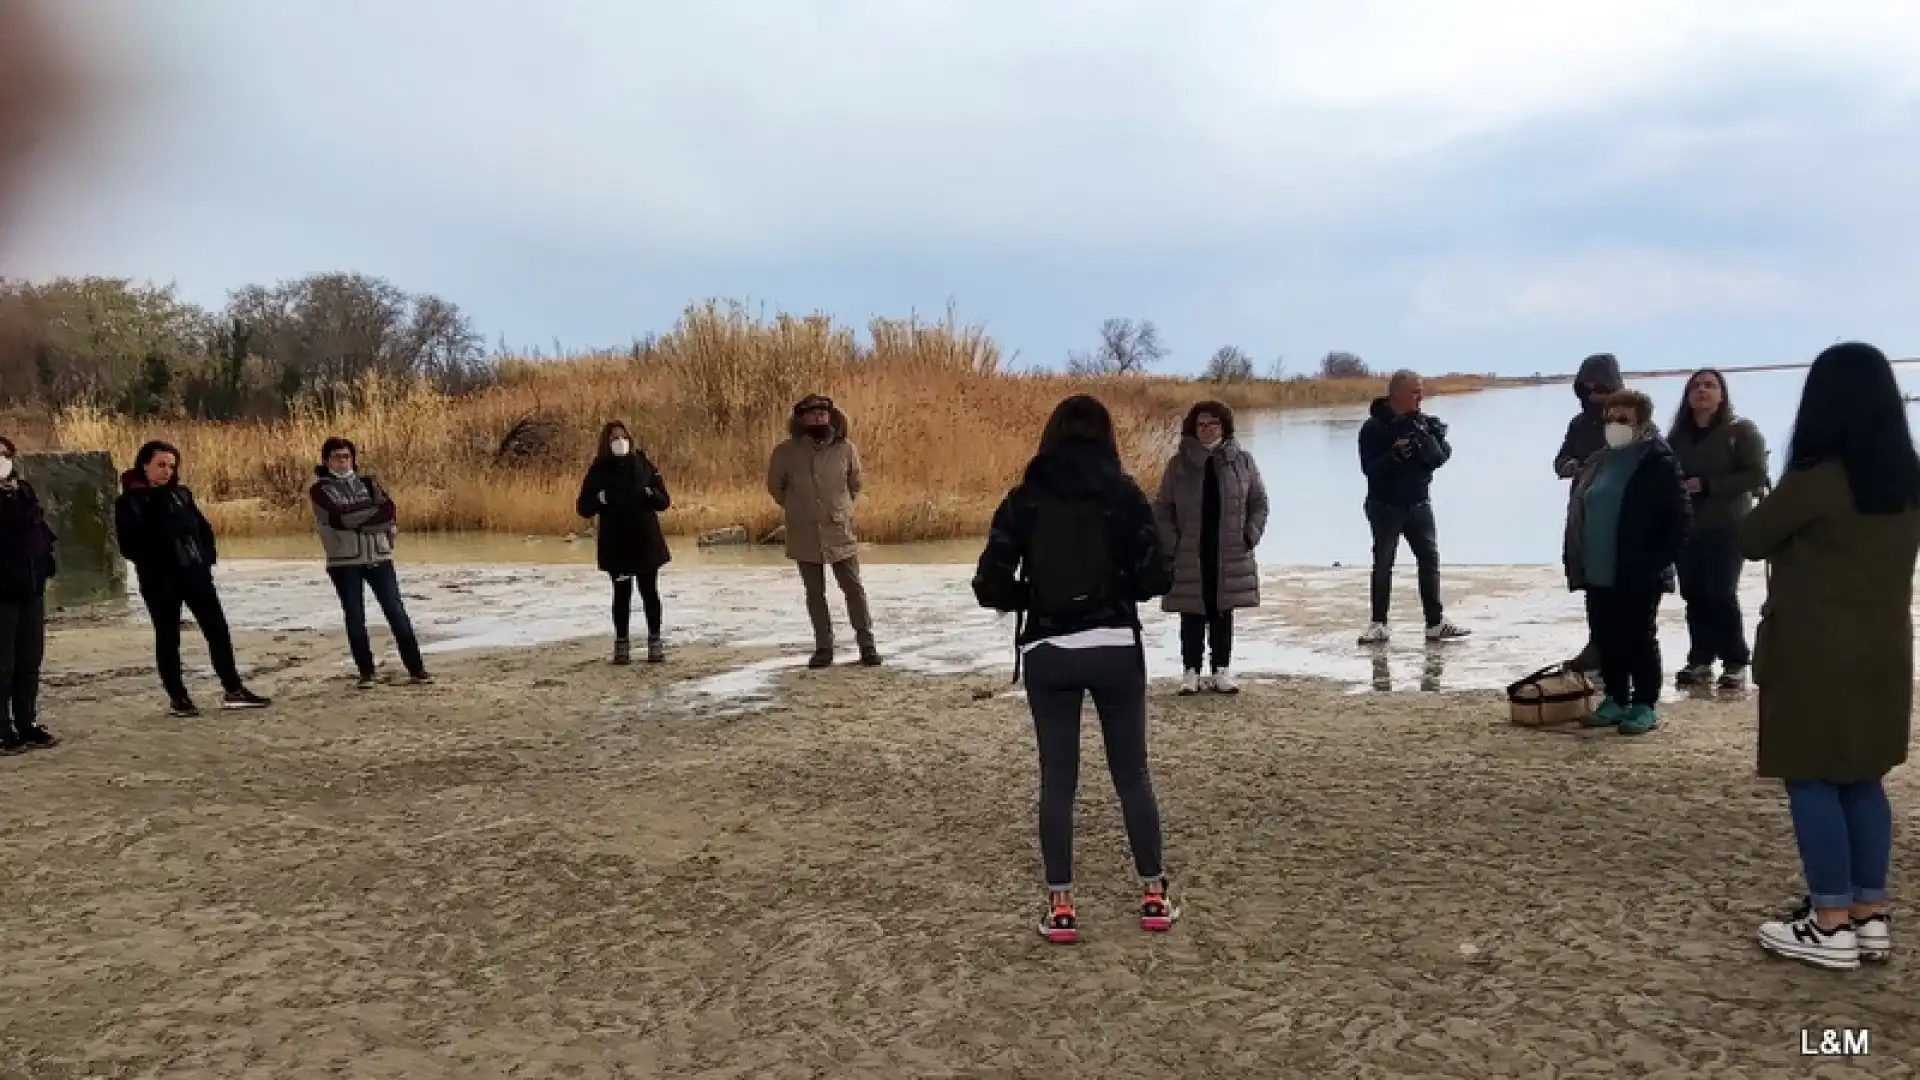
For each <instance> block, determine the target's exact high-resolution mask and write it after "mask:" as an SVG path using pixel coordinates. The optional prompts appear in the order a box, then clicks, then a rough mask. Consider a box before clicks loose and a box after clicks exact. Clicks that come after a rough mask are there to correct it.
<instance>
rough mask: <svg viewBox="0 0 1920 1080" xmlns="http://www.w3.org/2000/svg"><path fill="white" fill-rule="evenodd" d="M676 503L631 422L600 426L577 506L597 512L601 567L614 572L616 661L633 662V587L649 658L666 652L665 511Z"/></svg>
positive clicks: (590, 514)
mask: <svg viewBox="0 0 1920 1080" xmlns="http://www.w3.org/2000/svg"><path fill="white" fill-rule="evenodd" d="M672 505H673V499H672V497H671V496H669V495H668V494H667V483H666V481H665V480H663V479H661V477H660V470H659V469H657V468H655V467H654V465H653V462H651V461H648V460H647V455H645V454H644V453H641V452H640V448H639V447H637V446H635V445H634V444H633V435H632V434H631V433H630V432H629V431H628V430H627V425H625V424H622V423H620V422H618V421H615V422H613V423H610V424H608V425H607V426H606V427H604V428H601V429H600V446H599V452H598V453H597V454H596V455H595V456H594V459H593V464H592V466H590V467H589V468H588V469H587V478H586V479H585V480H584V481H582V482H581V484H580V499H579V503H578V509H579V512H580V516H581V517H583V518H591V517H598V518H599V519H600V528H599V541H598V546H599V556H600V569H602V570H604V571H606V573H607V574H608V575H609V576H611V577H612V578H613V633H614V642H613V662H614V663H616V664H626V663H630V662H632V653H631V647H630V646H629V644H628V636H627V628H628V622H629V620H630V618H631V615H632V611H633V587H634V585H635V583H636V582H637V583H638V584H639V586H640V604H641V608H642V610H643V611H644V612H645V614H646V619H647V660H648V662H649V663H655V664H657V663H659V662H660V661H662V660H665V659H666V658H667V655H666V648H665V646H664V645H663V644H662V643H661V641H660V568H661V567H662V566H665V565H666V564H667V563H668V562H670V561H672V559H673V553H672V552H671V551H669V550H667V538H666V534H665V533H663V532H662V531H661V529H660V515H661V514H663V513H665V512H666V510H667V509H668V508H669V507H671V506H672Z"/></svg>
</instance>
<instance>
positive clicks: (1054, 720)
mask: <svg viewBox="0 0 1920 1080" xmlns="http://www.w3.org/2000/svg"><path fill="white" fill-rule="evenodd" d="M1025 670H1026V686H1027V705H1028V707H1029V708H1031V709H1032V710H1033V730H1034V735H1035V737H1036V739H1037V740H1038V742H1039V746H1040V857H1041V860H1042V862H1043V863H1044V864H1045V867H1046V875H1047V887H1048V888H1049V889H1060V890H1065V889H1069V888H1072V887H1073V800H1074V794H1075V791H1076V790H1077V789H1078V787H1079V785H1080V706H1081V703H1082V701H1083V700H1084V699H1085V697H1086V696H1087V695H1089V694H1091V695H1092V696H1093V708H1094V712H1096V713H1097V714H1099V717H1100V735H1101V738H1102V740H1103V741H1104V742H1105V743H1106V747H1107V771H1108V772H1109V773H1111V774H1112V776H1113V787H1114V790H1115V791H1117V792H1119V794H1120V815H1121V817H1122V818H1123V819H1124V820H1125V822H1126V826H1127V844H1128V846H1129V847H1131V848H1132V849H1133V865H1134V869H1135V870H1137V871H1138V872H1139V874H1140V879H1141V880H1142V881H1157V880H1159V879H1160V875H1161V872H1162V867H1161V865H1160V807H1159V804H1158V803H1157V802H1156V801H1155V799H1154V795H1153V778H1152V776H1150V775H1149V774H1148V771H1147V672H1146V666H1145V664H1144V663H1143V657H1142V653H1141V650H1140V649H1139V647H1138V646H1133V645H1116V646H1100V647H1097V648H1090V649H1063V648H1060V647H1059V646H1057V645H1047V644H1044V643H1043V644H1040V645H1037V646H1035V647H1034V648H1033V650H1032V651H1031V652H1029V653H1028V654H1027V656H1026V660H1025Z"/></svg>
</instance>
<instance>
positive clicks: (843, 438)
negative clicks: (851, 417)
mask: <svg viewBox="0 0 1920 1080" xmlns="http://www.w3.org/2000/svg"><path fill="white" fill-rule="evenodd" d="M787 431H788V434H789V438H788V439H787V440H786V441H785V442H783V443H781V444H780V445H778V446H776V447H774V448H773V455H772V456H771V458H770V459H769V460H768V462H767V493H768V494H769V495H772V496H773V501H774V502H776V503H778V504H779V505H780V509H781V510H782V511H784V512H785V515H786V552H787V558H789V559H792V560H793V561H794V562H795V563H796V564H798V565H799V567H800V582H801V585H802V586H803V587H804V588H805V589H806V595H807V618H808V620H809V621H811V622H812V623H813V656H812V657H810V658H809V659H808V661H807V666H808V667H813V668H824V667H829V666H831V665H832V664H833V615H832V613H831V612H830V611H829V610H828V609H827V568H828V567H832V568H833V578H834V580H835V581H836V582H838V583H839V585H840V593H841V595H842V596H844V597H845V598H846V602H847V621H848V622H850V623H852V624H853V634H854V640H855V641H856V642H857V643H858V644H859V646H860V662H861V663H862V664H865V665H867V666H869V667H872V666H875V665H877V664H879V663H880V650H879V648H878V647H877V646H876V645H875V644H874V637H873V617H872V615H871V614H870V613H869V611H868V609H867V587H866V585H865V584H864V583H863V582H861V580H860V559H859V551H860V543H859V540H858V539H856V537H855V536H854V527H853V504H854V501H855V500H856V499H858V498H859V497H860V487H861V484H862V483H863V481H864V477H863V476H862V475H861V471H860V451H859V450H857V449H856V448H855V447H854V445H853V443H852V441H850V440H849V439H848V438H847V417H846V415H845V414H844V413H842V412H841V411H840V410H839V408H837V407H836V406H835V405H834V404H833V399H832V398H829V397H825V396H823V395H820V394H809V395H808V396H806V397H804V398H802V399H800V401H799V402H798V403H797V404H795V405H794V407H793V419H792V420H791V421H789V423H788V427H787Z"/></svg>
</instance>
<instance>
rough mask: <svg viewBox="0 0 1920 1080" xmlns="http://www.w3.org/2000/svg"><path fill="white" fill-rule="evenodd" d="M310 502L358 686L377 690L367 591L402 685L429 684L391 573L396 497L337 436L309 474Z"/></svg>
mask: <svg viewBox="0 0 1920 1080" xmlns="http://www.w3.org/2000/svg"><path fill="white" fill-rule="evenodd" d="M313 475H314V481H313V486H312V487H310V488H308V489H307V498H308V499H309V500H310V501H311V502H312V503H313V521H314V528H315V529H316V530H318V531H319V533H320V548H321V550H322V551H323V552H325V554H326V557H327V577H328V578H330V579H331V580H332V581H333V590H334V592H336V593H338V594H339V596H340V611H341V614H342V615H344V616H345V617H346V623H347V647H348V649H349V650H351V651H352V653H353V663H354V666H355V668H357V669H358V670H359V672H360V679H359V683H358V685H359V687H360V689H362V690H371V689H372V688H373V686H374V664H373V643H372V642H371V641H370V640H369V639H368V637H367V598H366V591H367V590H368V589H372V590H373V599H374V601H375V602H376V603H378V604H379V605H380V614H381V615H383V616H385V617H386V620H387V629H388V630H390V631H392V632H393V643H394V645H395V647H397V648H398V649H399V650H400V661H401V663H403V664H405V665H406V666H407V677H408V678H407V681H409V682H411V683H412V684H414V685H415V686H425V685H428V684H431V683H432V682H433V676H431V675H429V674H427V666H426V662H425V661H424V660H423V659H421V656H420V639H419V638H418V637H416V636H415V635H414V632H413V620H411V619H409V618H408V617H407V605H406V601H404V600H402V599H401V597H400V576H399V574H398V573H396V572H395V570H394V568H393V548H394V541H395V540H396V539H397V538H398V537H399V534H400V525H399V520H398V516H397V514H396V511H395V508H394V505H393V497H392V496H390V495H388V494H387V491H386V489H385V488H383V487H381V486H380V484H379V482H378V481H376V480H375V479H374V478H373V476H372V474H370V473H363V472H361V471H360V450H359V448H358V447H356V446H354V445H353V440H351V439H343V438H340V437H339V436H335V437H333V438H330V439H328V440H327V441H326V442H325V443H322V444H321V446H320V464H319V465H318V466H316V467H315V468H314V470H313Z"/></svg>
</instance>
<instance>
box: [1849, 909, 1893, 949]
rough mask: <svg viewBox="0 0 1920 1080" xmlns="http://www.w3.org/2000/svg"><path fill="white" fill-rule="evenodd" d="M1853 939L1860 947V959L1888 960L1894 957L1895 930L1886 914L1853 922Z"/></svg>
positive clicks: (1870, 916)
mask: <svg viewBox="0 0 1920 1080" xmlns="http://www.w3.org/2000/svg"><path fill="white" fill-rule="evenodd" d="M1853 939H1854V941H1856V942H1858V943H1859V945H1860V959H1862V960H1888V959H1891V958H1892V957H1893V929H1892V927H1891V926H1890V925H1889V924H1888V922H1887V916H1886V913H1885V912H1882V913H1881V914H1879V915H1869V916H1867V917H1866V918H1864V919H1855V920H1854V921H1853Z"/></svg>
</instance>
